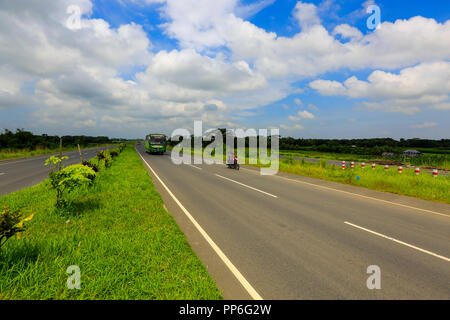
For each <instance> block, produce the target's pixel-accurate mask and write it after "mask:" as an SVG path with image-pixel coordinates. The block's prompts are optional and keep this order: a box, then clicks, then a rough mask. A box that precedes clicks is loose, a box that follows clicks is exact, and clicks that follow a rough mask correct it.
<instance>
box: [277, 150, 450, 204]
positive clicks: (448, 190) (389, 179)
mask: <svg viewBox="0 0 450 320" xmlns="http://www.w3.org/2000/svg"><path fill="white" fill-rule="evenodd" d="M347 165H349V164H348V163H347ZM280 171H281V172H287V173H292V174H298V175H302V176H306V177H312V178H318V179H323V180H329V181H335V182H340V183H345V184H351V185H355V186H360V187H365V188H368V189H373V190H378V191H385V192H391V193H396V194H401V195H406V196H411V197H417V198H421V199H424V200H431V201H439V202H444V203H450V177H449V176H443V175H439V176H438V177H433V176H432V174H431V173H429V172H421V173H420V174H419V175H416V174H415V172H414V170H413V169H409V170H406V169H403V173H401V174H400V173H398V167H396V166H391V167H389V169H388V170H385V169H384V166H376V167H375V169H372V168H371V166H370V163H367V164H366V167H365V168H364V169H362V168H361V166H360V165H356V166H355V169H350V168H346V169H345V170H343V169H342V168H340V167H338V166H335V165H329V164H327V161H326V160H321V161H320V162H318V163H312V162H307V161H297V160H293V159H292V158H288V159H280Z"/></svg>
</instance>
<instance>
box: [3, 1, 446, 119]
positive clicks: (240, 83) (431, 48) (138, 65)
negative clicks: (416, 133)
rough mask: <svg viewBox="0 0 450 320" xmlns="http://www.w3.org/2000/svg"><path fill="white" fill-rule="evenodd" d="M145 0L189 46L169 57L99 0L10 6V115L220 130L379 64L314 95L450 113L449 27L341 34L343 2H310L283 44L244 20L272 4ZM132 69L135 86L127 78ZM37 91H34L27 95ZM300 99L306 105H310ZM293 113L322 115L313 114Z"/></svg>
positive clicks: (397, 25)
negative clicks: (324, 14)
mask: <svg viewBox="0 0 450 320" xmlns="http://www.w3.org/2000/svg"><path fill="white" fill-rule="evenodd" d="M126 1H135V0H126ZM126 1H125V0H124V1H123V2H126ZM135 2H136V3H138V1H137V0H136V1H135ZM145 3H147V4H155V3H157V4H159V6H158V7H159V9H160V10H161V12H162V14H163V17H164V19H166V20H167V21H166V23H165V24H164V25H163V26H162V28H163V30H164V32H165V33H166V34H167V35H169V36H170V37H172V38H173V39H175V40H177V41H178V43H179V48H178V49H176V50H172V51H170V52H168V51H158V48H154V47H153V44H152V42H151V41H150V40H149V38H148V35H147V34H146V33H145V32H144V30H143V28H142V27H141V26H139V25H137V24H134V23H129V24H124V25H121V26H120V27H118V28H113V27H111V26H110V25H109V24H108V23H107V22H106V21H104V20H102V19H93V18H91V16H90V15H91V13H92V2H91V1H89V0H59V1H56V2H55V1H51V0H42V1H39V2H33V1H31V2H30V1H26V0H17V1H2V2H0V108H2V109H3V110H4V109H6V108H15V107H19V106H20V107H25V106H29V108H30V110H31V111H30V114H31V115H32V119H31V120H33V122H35V123H37V124H39V123H42V124H48V125H54V126H56V125H60V126H65V127H70V126H72V125H76V126H80V127H81V126H87V127H89V126H94V125H96V126H102V125H103V124H105V125H112V124H114V123H116V124H117V125H120V126H124V127H126V126H128V127H129V128H138V127H145V126H146V123H148V119H164V120H165V121H166V122H165V123H170V125H173V126H176V125H180V124H181V123H183V124H184V123H189V122H191V120H192V119H194V118H195V119H199V118H201V119H205V121H208V122H209V123H211V124H217V125H220V124H221V123H222V124H225V123H231V120H233V119H232V116H231V115H232V114H233V113H234V112H235V111H238V112H240V114H241V115H244V114H246V113H245V112H242V111H243V110H246V109H250V108H258V107H261V106H265V105H268V104H270V103H274V102H277V101H279V100H281V99H283V98H286V97H287V96H288V95H291V94H295V93H302V92H303V90H302V89H298V88H297V89H295V88H292V86H291V84H292V83H295V82H297V81H298V80H301V79H304V78H310V77H311V78H315V77H317V76H318V75H320V74H323V73H326V72H332V71H337V70H342V69H351V70H360V69H366V68H371V69H380V70H379V71H375V72H373V73H372V74H371V75H370V76H369V78H368V79H367V80H366V81H364V80H359V79H357V78H356V77H351V78H349V79H347V80H346V81H344V82H343V83H341V82H337V81H327V80H316V81H312V82H311V84H310V87H311V88H313V89H315V90H317V91H319V92H320V93H321V94H324V95H344V96H348V97H350V98H360V99H366V100H368V101H365V102H363V103H362V106H363V107H365V108H369V109H371V110H384V111H394V112H404V113H409V114H412V113H415V112H418V111H420V110H424V109H425V108H429V109H434V110H438V111H439V110H441V111H442V110H448V109H450V107H449V105H450V102H449V98H448V94H449V92H450V89H449V85H450V84H449V83H450V80H449V74H450V72H449V66H448V65H449V62H444V61H446V60H449V59H450V42H449V41H447V39H449V38H450V21H447V22H445V23H438V22H436V21H435V20H434V19H427V18H422V17H414V18H411V19H407V20H397V21H395V22H384V23H383V24H382V28H381V29H379V30H377V31H375V32H371V33H368V34H366V35H363V34H361V32H359V31H358V30H357V29H355V28H353V27H350V26H349V25H338V26H336V27H335V28H334V30H333V32H331V33H330V32H328V31H327V30H326V29H325V27H323V26H322V25H321V24H320V19H319V17H318V13H320V12H321V10H324V8H326V7H331V6H332V1H327V2H326V3H324V4H322V5H321V6H320V7H316V6H315V5H314V4H309V3H305V2H303V1H299V2H297V4H296V7H295V10H294V11H293V12H292V15H293V17H294V18H295V19H297V21H298V23H299V25H300V26H301V30H302V31H301V32H299V33H297V34H295V35H294V36H292V37H280V36H278V35H277V34H276V33H274V32H267V31H266V30H264V29H262V28H259V27H257V26H256V25H254V24H252V23H251V22H249V21H245V20H244V19H245V17H247V16H249V15H251V14H254V13H255V12H257V11H258V10H261V9H262V8H264V7H265V6H267V5H270V4H271V3H272V1H271V0H261V1H257V2H254V4H253V5H247V6H243V5H242V3H241V2H240V1H238V0H217V1H210V0H185V1H178V0H145ZM69 5H79V6H80V8H81V9H82V12H83V14H84V15H83V19H82V29H80V30H77V31H72V30H69V29H67V28H66V27H65V23H66V20H67V18H68V15H67V12H66V9H67V7H68V6H69ZM439 61H442V62H439ZM401 68H404V70H402V71H400V73H398V74H395V73H391V72H388V71H389V70H394V71H397V70H398V69H401ZM135 70H140V71H139V72H136V71H135ZM142 70H144V71H142ZM124 71H125V73H130V74H131V78H132V80H124V79H122V78H121V77H120V74H121V73H123V72H124ZM27 86H28V87H32V88H33V89H34V92H33V90H28V91H27V90H23V87H27ZM295 103H296V104H297V105H299V106H302V104H301V100H300V99H296V100H295ZM207 105H208V106H212V105H215V106H216V107H217V109H216V110H213V109H214V108H209V109H208V110H206V109H205V106H207ZM308 109H309V110H313V111H317V107H315V106H313V105H309V106H308ZM436 112H437V111H436ZM234 114H237V113H234ZM247 114H248V113H247ZM291 117H293V118H295V119H296V120H297V119H313V118H314V115H313V114H312V113H310V112H308V111H306V110H305V111H300V112H299V113H298V114H297V115H295V116H291ZM114 119H116V120H117V121H120V123H119V122H114V121H115V120H114ZM297 121H298V120H297Z"/></svg>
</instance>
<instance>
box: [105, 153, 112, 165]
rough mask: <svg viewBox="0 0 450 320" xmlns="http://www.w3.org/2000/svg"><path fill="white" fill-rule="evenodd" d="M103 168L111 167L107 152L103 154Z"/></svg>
mask: <svg viewBox="0 0 450 320" xmlns="http://www.w3.org/2000/svg"><path fill="white" fill-rule="evenodd" d="M104 160H105V168H109V167H111V156H110V155H109V154H105V158H104Z"/></svg>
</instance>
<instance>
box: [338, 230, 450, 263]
mask: <svg viewBox="0 0 450 320" xmlns="http://www.w3.org/2000/svg"><path fill="white" fill-rule="evenodd" d="M344 223H345V224H347V225H349V226H352V227H355V228H358V229H361V230H364V231H367V232H369V233H372V234H374V235H377V236H379V237H382V238H385V239H388V240H391V241H394V242H397V243H399V244H402V245H404V246H407V247H410V248H412V249H415V250H418V251H420V252H423V253H426V254H429V255H431V256H434V257H436V258H439V259H442V260H444V261H447V262H450V258H447V257H444V256H441V255H439V254H436V253H434V252H431V251H428V250H425V249H422V248H419V247H416V246H413V245H412V244H409V243H406V242H403V241H400V240H397V239H395V238H392V237H389V236H386V235H384V234H381V233H378V232H375V231H372V230H369V229H366V228H363V227H360V226H358V225H356V224H353V223H350V222H347V221H345V222H344Z"/></svg>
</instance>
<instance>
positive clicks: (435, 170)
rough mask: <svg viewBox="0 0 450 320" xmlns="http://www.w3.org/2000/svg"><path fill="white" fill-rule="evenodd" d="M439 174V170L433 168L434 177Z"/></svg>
mask: <svg viewBox="0 0 450 320" xmlns="http://www.w3.org/2000/svg"><path fill="white" fill-rule="evenodd" d="M437 176H438V171H437V169H433V177H435V178H436V177H437Z"/></svg>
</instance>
